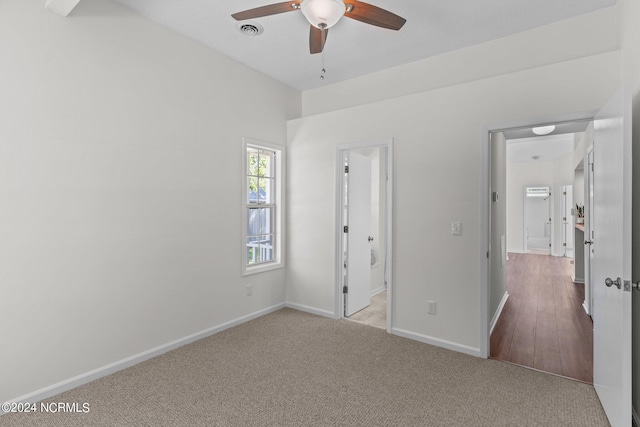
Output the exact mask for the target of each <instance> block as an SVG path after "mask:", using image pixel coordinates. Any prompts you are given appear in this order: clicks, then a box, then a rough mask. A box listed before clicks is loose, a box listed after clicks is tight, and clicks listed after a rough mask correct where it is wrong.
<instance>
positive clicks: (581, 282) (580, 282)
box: [571, 274, 584, 284]
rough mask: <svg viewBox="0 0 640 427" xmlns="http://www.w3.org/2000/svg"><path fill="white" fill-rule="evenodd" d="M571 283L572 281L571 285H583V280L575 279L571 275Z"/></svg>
mask: <svg viewBox="0 0 640 427" xmlns="http://www.w3.org/2000/svg"><path fill="white" fill-rule="evenodd" d="M571 281H572V282H573V283H578V284H583V283H584V280H583V279H576V276H575V275H573V274H572V275H571Z"/></svg>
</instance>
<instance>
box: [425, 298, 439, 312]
mask: <svg viewBox="0 0 640 427" xmlns="http://www.w3.org/2000/svg"><path fill="white" fill-rule="evenodd" d="M436 305H437V304H436V302H435V301H427V313H428V314H436V308H437V307H436Z"/></svg>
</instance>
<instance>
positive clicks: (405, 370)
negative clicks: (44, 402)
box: [0, 309, 608, 427]
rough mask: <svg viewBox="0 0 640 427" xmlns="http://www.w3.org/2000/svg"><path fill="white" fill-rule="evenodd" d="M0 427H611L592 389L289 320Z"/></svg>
mask: <svg viewBox="0 0 640 427" xmlns="http://www.w3.org/2000/svg"><path fill="white" fill-rule="evenodd" d="M49 401H52V402H78V403H80V404H82V403H84V402H87V403H89V404H90V412H89V413H88V414H42V413H37V414H8V415H3V416H0V426H21V427H23V426H32V425H34V426H333V425H345V426H580V427H585V426H606V425H608V424H607V421H606V418H605V415H604V413H603V411H602V409H601V406H600V404H599V402H598V399H597V397H596V394H595V392H594V389H593V388H592V387H591V386H589V385H586V384H582V383H579V382H575V381H571V380H567V379H564V378H559V377H556V376H552V375H547V374H544V373H540V372H536V371H533V370H529V369H525V368H521V367H518V366H514V365H510V364H507V363H503V362H497V361H493V360H485V359H479V358H475V357H471V356H467V355H464V354H460V353H455V352H452V351H448V350H444V349H440V348H437V347H432V346H429V345H427V344H422V343H419V342H416V341H412V340H408V339H404V338H400V337H397V336H393V335H390V334H387V333H386V332H385V331H383V330H380V329H377V328H371V327H368V326H365V325H360V324H358V323H355V322H350V321H347V320H340V321H336V320H331V319H326V318H322V317H317V316H313V315H310V314H306V313H301V312H297V311H294V310H291V309H283V310H280V311H278V312H276V313H272V314H270V315H267V316H264V317H262V318H260V319H256V320H254V321H251V322H248V323H245V324H243V325H240V326H237V327H235V328H233V329H229V330H227V331H225V332H222V333H219V334H217V335H214V336H212V337H210V338H206V339H203V340H200V341H198V342H196V343H193V344H190V345H187V346H184V347H181V348H179V349H177V350H174V351H172V352H169V353H166V354H164V355H162V356H159V357H156V358H154V359H151V360H149V361H146V362H143V363H141V364H138V365H136V366H134V367H132V368H129V369H126V370H124V371H120V372H118V373H115V374H113V375H110V376H108V377H105V378H102V379H100V380H97V381H95V382H93V383H90V384H87V385H84V386H82V387H79V388H77V389H75V390H71V391H68V392H66V393H63V394H60V395H58V396H56V397H54V398H52V399H49Z"/></svg>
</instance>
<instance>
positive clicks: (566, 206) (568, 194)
mask: <svg viewBox="0 0 640 427" xmlns="http://www.w3.org/2000/svg"><path fill="white" fill-rule="evenodd" d="M562 206H563V209H562V247H563V251H562V255H564V256H565V257H567V258H573V239H574V236H573V217H572V216H571V209H572V208H573V185H564V186H562Z"/></svg>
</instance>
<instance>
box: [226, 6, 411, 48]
mask: <svg viewBox="0 0 640 427" xmlns="http://www.w3.org/2000/svg"><path fill="white" fill-rule="evenodd" d="M296 10H299V11H301V12H302V14H303V15H304V16H305V18H307V21H309V23H310V24H311V30H310V33H309V51H310V52H311V53H312V54H313V53H320V52H322V50H323V49H324V44H325V42H326V41H327V33H328V31H329V28H331V27H332V26H334V25H335V24H336V23H337V22H338V21H339V20H340V18H342V16H346V17H347V18H351V19H356V20H358V21H361V22H364V23H367V24H371V25H375V26H377V27H382V28H387V29H389V30H396V31H397V30H399V29H400V28H402V26H403V25H404V23H405V22H407V20H406V19H404V18H402V17H400V16H398V15H396V14H394V13H391V12H389V11H387V10H384V9H382V8H379V7H377V6H373V5H371V4H368V3H364V2H361V1H358V0H346V1H344V0H290V1H285V2H282V3H274V4H270V5H267V6H261V7H256V8H255V9H249V10H245V11H242V12H238V13H234V14H233V15H231V16H232V17H233V18H234V19H236V20H237V21H244V20H246V19H253V18H260V17H263V16H269V15H276V14H278V13H284V12H293V11H296Z"/></svg>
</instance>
